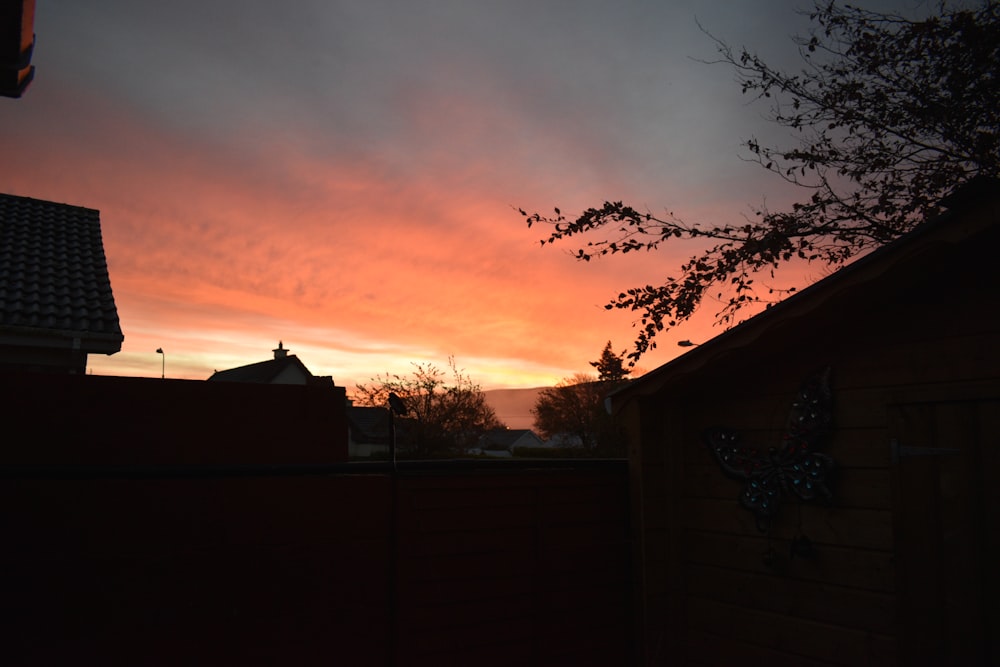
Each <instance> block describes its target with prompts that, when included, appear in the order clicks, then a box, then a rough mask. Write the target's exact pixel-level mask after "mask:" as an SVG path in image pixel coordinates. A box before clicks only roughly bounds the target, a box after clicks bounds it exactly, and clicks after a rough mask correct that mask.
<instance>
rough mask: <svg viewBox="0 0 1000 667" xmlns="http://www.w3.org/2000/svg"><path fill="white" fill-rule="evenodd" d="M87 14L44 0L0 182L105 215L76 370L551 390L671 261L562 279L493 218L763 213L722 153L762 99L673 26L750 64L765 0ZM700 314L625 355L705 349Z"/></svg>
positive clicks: (655, 257)
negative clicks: (704, 29)
mask: <svg viewBox="0 0 1000 667" xmlns="http://www.w3.org/2000/svg"><path fill="white" fill-rule="evenodd" d="M83 4H86V5H87V7H86V8H83V7H81V6H78V5H77V4H76V3H59V2H40V3H39V7H38V14H37V16H36V24H35V31H36V33H37V34H38V46H37V49H36V52H35V56H34V60H33V62H34V64H35V65H36V68H37V71H36V80H35V82H34V83H33V84H32V86H31V87H30V88H29V90H28V92H27V94H26V95H25V96H24V98H22V99H20V100H0V133H2V134H0V139H2V145H3V150H4V159H3V160H2V161H0V170H2V171H0V177H2V178H0V190H2V191H4V192H8V193H10V194H17V195H23V196H31V197H37V198H41V199H49V200H53V201H59V202H65V203H71V204H76V205H80V206H86V207H90V208H96V209H99V210H100V212H101V221H102V229H103V233H104V244H105V251H106V253H107V256H108V261H109V268H110V273H111V281H112V287H113V290H114V294H115V298H116V302H117V305H118V311H119V315H120V317H121V322H122V328H123V331H124V333H125V342H124V345H123V347H122V351H121V352H120V353H118V354H116V355H114V356H112V357H108V358H96V357H91V363H90V368H91V370H92V372H94V373H99V374H120V375H145V376H158V375H159V374H160V368H161V366H160V364H161V357H160V355H158V354H156V352H155V350H156V349H157V348H162V349H163V350H164V351H165V359H166V373H167V375H168V376H169V377H176V378H191V379H204V378H206V377H208V376H209V375H210V374H211V373H212V372H213V371H214V370H217V369H224V368H230V367H234V366H239V365H243V364H247V363H252V362H255V361H261V360H263V359H266V358H269V357H270V351H271V349H272V348H274V347H276V345H277V343H278V341H279V340H281V341H283V342H284V345H285V347H286V348H289V349H290V350H291V351H292V353H294V354H298V355H299V357H300V358H301V359H302V360H303V361H304V362H305V364H306V365H307V366H308V367H309V368H310V370H312V371H313V373H315V374H318V375H332V376H333V378H334V381H335V382H336V383H337V384H339V385H345V386H348V387H350V386H352V385H353V384H354V383H356V382H367V381H368V380H369V379H370V378H372V377H374V376H376V375H380V374H383V373H386V372H392V373H406V372H408V371H409V370H410V369H411V363H428V362H431V363H435V364H436V365H439V366H441V367H444V366H446V364H447V359H448V357H449V356H454V357H455V359H456V361H457V364H458V366H459V367H460V368H462V369H465V371H466V372H467V373H468V374H469V375H470V376H471V377H472V379H473V380H474V381H476V382H479V383H480V384H481V385H482V386H483V387H484V388H496V387H530V386H541V385H551V384H554V383H555V382H557V381H559V380H560V379H562V378H564V377H568V376H571V375H573V374H575V373H579V372H589V371H591V370H592V369H591V368H590V366H589V365H588V362H589V361H591V360H594V359H596V358H597V357H598V356H599V354H600V352H601V349H602V348H603V347H604V344H605V342H606V341H608V340H611V341H612V343H613V345H614V347H615V348H616V349H619V350H623V349H625V348H627V347H630V345H631V342H632V340H633V338H634V335H635V333H636V331H635V329H633V328H632V326H631V325H632V321H633V319H634V315H632V314H630V313H624V312H618V311H615V312H609V311H606V310H605V309H604V308H603V304H604V303H606V302H607V301H608V299H610V298H612V297H613V296H615V295H616V294H617V293H618V292H619V291H621V290H622V289H625V288H627V287H630V286H633V285H636V284H645V283H647V282H653V283H656V282H659V280H661V279H662V278H663V277H664V276H665V275H666V273H665V272H666V271H669V270H671V269H673V268H674V267H676V265H677V263H678V261H679V260H680V259H682V258H683V257H684V255H685V252H689V251H690V249H688V248H682V249H680V251H679V252H674V253H671V252H660V253H652V254H641V255H629V256H627V257H615V258H610V259H608V260H606V261H600V262H591V263H589V264H582V263H578V262H576V261H574V260H573V259H572V257H571V256H570V254H569V251H570V250H572V249H573V247H574V246H564V247H552V246H548V247H545V248H541V247H540V245H539V243H538V240H539V238H540V237H541V236H542V235H544V232H542V231H539V230H537V229H535V230H528V229H527V228H526V226H525V225H524V223H523V220H522V218H521V217H520V216H519V215H518V214H517V212H516V210H515V207H523V208H525V209H529V210H536V209H543V210H550V209H551V207H552V206H560V207H561V208H562V209H563V210H564V211H574V210H579V209H580V208H582V207H584V206H590V205H599V204H600V203H601V202H602V201H603V200H604V199H625V200H626V201H630V202H632V203H633V204H634V205H636V206H638V207H646V206H648V207H649V208H650V209H651V210H653V211H654V212H655V211H659V210H662V208H663V207H669V208H670V209H671V210H673V211H674V212H675V213H678V214H679V215H681V216H683V217H685V218H686V219H689V220H705V221H708V222H712V223H715V222H719V221H722V219H726V220H733V219H737V218H738V216H739V215H741V214H743V213H745V212H746V210H747V207H748V204H752V203H759V202H760V201H761V199H762V197H763V196H765V195H768V196H769V197H770V198H769V199H768V200H767V201H768V203H769V204H773V203H774V202H775V201H779V202H780V201H781V197H782V196H783V195H781V194H780V190H776V189H775V186H776V185H777V184H776V183H773V182H772V180H771V179H769V178H768V177H767V175H766V174H763V173H762V172H761V170H759V169H755V168H754V167H753V166H752V165H748V164H746V163H743V162H741V161H740V160H739V157H738V155H739V142H740V140H741V139H742V138H743V137H745V136H749V135H750V134H755V133H756V134H759V133H760V132H761V131H764V132H766V131H767V130H766V126H762V124H761V121H760V113H761V111H762V110H759V109H756V108H751V107H748V106H746V100H744V99H742V98H741V96H740V94H739V90H738V86H736V85H735V84H734V83H733V82H732V74H731V72H729V71H727V70H725V69H723V68H721V67H720V66H709V65H705V64H703V63H700V62H696V61H695V60H693V59H692V58H693V57H700V58H703V59H704V58H709V57H711V54H712V47H711V43H710V42H709V41H708V40H707V38H706V37H705V36H704V35H702V34H701V33H699V32H698V31H697V27H696V25H695V23H694V18H695V14H696V11H695V10H697V12H698V17H699V19H701V20H702V22H703V23H708V24H709V27H710V28H713V27H714V28H715V31H716V32H717V33H722V36H723V37H725V38H727V39H730V40H733V41H734V42H737V43H742V42H744V41H746V42H751V41H754V40H758V41H762V42H763V43H764V44H766V45H767V46H768V47H769V48H770V47H771V43H772V41H773V40H769V39H768V36H774V35H778V36H780V37H781V38H782V39H785V40H786V37H787V34H789V33H790V32H791V30H792V27H794V26H792V22H790V21H791V20H790V19H789V20H787V21H782V22H780V26H779V27H780V29H779V27H776V26H775V25H774V24H775V17H780V18H782V19H786V18H788V12H787V9H784V8H783V7H784V5H785V3H783V2H782V3H779V2H775V3H772V4H771V5H768V4H767V3H764V5H765V9H766V11H765V10H761V11H758V12H757V13H756V14H755V15H754V16H752V17H750V18H747V17H740V16H738V15H734V14H733V13H732V12H724V11H721V10H719V9H717V8H716V9H712V8H703V7H701V6H700V5H699V3H693V2H692V3H685V2H680V3H677V4H676V5H671V6H670V7H660V6H659V5H658V4H656V3H635V4H634V5H630V4H628V3H626V5H624V7H626V8H627V9H622V10H619V11H615V12H613V13H611V14H609V13H608V12H609V11H610V10H609V9H608V8H607V7H604V6H603V5H601V3H595V2H582V3H579V4H575V5H574V8H575V13H573V14H572V16H567V15H565V14H560V13H559V12H558V11H557V10H556V8H554V7H553V8H548V9H546V8H538V7H537V6H535V5H533V4H531V3H519V2H515V3H510V4H509V6H507V7H504V8H498V7H496V6H494V5H484V6H483V7H480V9H479V10H475V9H471V8H469V5H466V4H461V3H440V4H435V3H430V4H429V5H427V6H426V7H425V9H424V11H420V10H417V9H414V8H413V6H411V5H409V4H406V3H403V4H400V3H374V4H373V5H372V7H371V8H368V9H362V8H360V7H358V6H356V5H357V3H354V4H352V3H320V2H309V3H303V5H302V7H301V8H299V9H300V12H299V13H298V14H295V15H289V14H287V13H284V14H282V13H280V12H278V13H277V14H275V15H271V14H269V12H271V11H276V10H272V9H269V7H270V6H271V5H273V3H263V2H245V3H236V4H233V5H231V6H232V7H238V8H239V11H238V12H236V13H235V14H226V13H225V12H216V13H214V14H213V11H205V12H202V11H201V9H200V8H201V5H200V4H198V3H193V2H179V3H169V4H170V9H169V10H167V9H164V8H148V7H147V8H136V7H135V6H134V5H135V3H126V2H115V1H106V0H101V1H96V0H95V2H92V3H89V2H88V3H83ZM472 4H476V3H472ZM543 4H544V3H543ZM557 4H558V3H557ZM225 5H226V3H218V6H219V7H223V6H225ZM444 5H447V7H448V11H447V12H445V13H442V12H440V11H432V10H428V9H427V7H433V8H438V9H440V8H441V7H442V6H444ZM484 7H488V8H484ZM213 8H216V9H217V7H216V6H215V5H213ZM702 12H704V13H702ZM234 17H235V20H230V19H234ZM794 25H796V26H797V25H799V24H794ZM263 26H267V27H268V29H269V32H268V33H267V34H268V35H269V36H262V34H261V30H262V29H263ZM790 26H792V27H790ZM630 35H631V36H632V37H636V38H640V39H637V41H634V42H632V41H629V39H627V37H628V36H630ZM786 41H787V40H786ZM762 128H763V129H762ZM784 196H785V197H787V192H786V193H785V194H784ZM709 310H711V308H710V307H709ZM711 315H712V312H705V313H702V315H701V316H700V317H699V318H697V321H695V322H692V323H691V324H689V325H686V326H684V327H682V328H680V329H679V330H678V331H676V332H668V333H665V334H664V335H663V336H662V337H661V339H660V340H659V341H658V342H659V349H658V350H656V351H654V352H653V353H651V354H649V355H647V357H645V358H644V359H643V360H642V362H641V363H640V366H641V367H643V368H647V369H651V368H654V367H656V366H658V365H659V364H661V363H664V362H665V361H667V360H669V359H670V358H672V357H673V356H676V354H678V353H680V352H682V351H683V350H681V349H680V348H678V347H677V346H676V342H677V341H678V340H681V339H691V340H695V341H697V340H705V339H707V338H709V337H711V336H712V335H714V334H716V333H718V332H719V330H718V329H712V328H711V327H710V324H711V319H712V317H711Z"/></svg>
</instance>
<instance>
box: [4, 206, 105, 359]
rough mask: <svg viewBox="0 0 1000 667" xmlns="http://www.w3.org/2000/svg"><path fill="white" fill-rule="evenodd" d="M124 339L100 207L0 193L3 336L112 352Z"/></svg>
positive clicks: (7, 339) (16, 341) (14, 340)
mask: <svg viewBox="0 0 1000 667" xmlns="http://www.w3.org/2000/svg"><path fill="white" fill-rule="evenodd" d="M122 340H124V336H123V335H122V330H121V325H120V323H119V321H118V309H117V308H116V307H115V299H114V295H113V294H112V292H111V279H110V277H109V276H108V264H107V260H106V259H105V256H104V243H103V241H102V239H101V220H100V213H99V212H98V211H96V210H94V209H89V208H83V207H80V206H70V205H68V204H57V203H54V202H49V201H42V200H39V199H31V198H29V197H17V196H14V195H6V194H0V341H3V342H5V343H7V344H16V345H31V346H42V347H65V346H74V347H75V346H76V344H78V345H79V349H81V350H82V351H84V352H101V353H104V354H112V353H114V352H118V351H119V350H120V349H121V343H122Z"/></svg>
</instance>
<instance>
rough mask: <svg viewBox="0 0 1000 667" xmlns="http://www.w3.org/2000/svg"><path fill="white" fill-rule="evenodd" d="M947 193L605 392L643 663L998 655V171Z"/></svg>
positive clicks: (938, 660)
mask: <svg viewBox="0 0 1000 667" xmlns="http://www.w3.org/2000/svg"><path fill="white" fill-rule="evenodd" d="M942 203H943V204H944V205H945V207H946V209H947V210H946V212H945V213H944V214H942V215H941V216H939V217H938V218H936V219H934V220H931V221H928V222H927V223H925V224H923V225H921V226H920V227H919V228H917V229H915V230H914V231H913V232H911V233H910V234H908V235H906V236H904V237H902V238H900V239H899V240H898V241H896V242H894V243H892V244H890V245H887V246H885V247H883V248H881V249H879V250H877V251H875V252H872V253H871V254H869V255H867V256H865V257H862V258H861V259H859V260H857V261H855V262H854V263H852V264H851V265H849V266H847V267H845V268H843V269H841V270H840V271H838V272H836V273H834V274H833V275H831V276H829V277H827V278H826V279H824V280H822V281H820V282H818V283H816V284H815V285H813V286H811V287H809V288H808V289H805V290H803V291H802V292H800V293H799V294H797V295H795V296H794V297H793V298H789V299H787V300H786V301H784V302H782V303H779V304H777V305H776V306H774V307H772V308H771V309H769V310H767V311H766V312H764V313H762V314H761V315H758V316H757V317H754V318H752V319H750V320H749V321H747V322H745V323H743V324H741V325H740V326H737V327H735V328H733V329H731V330H729V331H727V332H725V333H723V334H721V335H719V336H717V337H716V338H714V339H712V340H709V341H707V342H705V343H703V344H701V345H700V346H698V347H695V348H693V349H692V350H691V351H689V352H688V353H686V354H684V355H683V356H681V357H678V358H677V359H675V360H673V361H671V362H670V363H668V364H666V365H664V366H662V367H660V368H658V369H656V370H654V371H652V372H650V373H648V374H647V375H645V376H643V377H642V378H639V379H638V380H636V381H634V382H632V383H631V384H629V385H628V386H626V387H625V388H623V389H620V390H619V391H617V392H615V393H614V394H612V395H611V396H610V397H609V405H610V407H611V409H612V410H613V411H614V412H615V413H616V414H617V415H619V418H620V419H621V421H622V423H623V425H624V427H625V428H626V431H627V433H628V441H629V465H630V477H631V481H630V487H631V491H630V492H631V494H632V497H633V498H632V507H633V514H632V516H633V525H634V526H636V527H637V529H638V534H637V538H636V540H637V541H636V544H637V548H636V552H635V554H634V563H635V567H636V571H637V575H638V580H639V583H638V585H637V594H636V598H637V600H638V601H639V604H638V610H637V612H638V613H637V626H638V627H637V633H636V634H637V636H638V637H640V641H641V649H640V650H641V651H642V654H643V662H644V663H645V664H666V663H668V662H669V663H670V664H677V665H686V664H698V665H711V664H796V665H804V664H810V665H812V664H823V665H861V664H878V665H892V664H900V665H910V664H990V663H993V664H995V662H996V660H997V659H998V658H1000V611H998V607H997V605H996V604H995V601H996V600H997V599H998V597H1000V575H998V574H997V572H996V568H995V564H996V563H997V562H1000V531H998V525H1000V524H998V522H997V517H998V516H1000V455H998V446H1000V440H998V435H997V434H998V433H1000V272H998V271H997V270H996V258H995V257H996V252H997V248H998V247H1000V187H998V185H997V183H996V182H994V181H974V182H973V183H971V184H970V185H969V186H967V187H965V188H963V189H961V190H959V191H958V192H956V193H955V194H953V195H952V196H950V197H949V198H947V199H946V200H945V201H944V202H942ZM796 466H798V467H796ZM807 485H808V486H809V489H808V490H802V489H805V487H806V486H807Z"/></svg>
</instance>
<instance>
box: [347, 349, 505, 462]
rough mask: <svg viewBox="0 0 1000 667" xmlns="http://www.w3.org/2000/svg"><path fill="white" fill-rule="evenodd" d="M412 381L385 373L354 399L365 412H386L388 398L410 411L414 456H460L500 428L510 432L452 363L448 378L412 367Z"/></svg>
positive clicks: (359, 390) (427, 368)
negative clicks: (366, 408) (379, 409)
mask: <svg viewBox="0 0 1000 667" xmlns="http://www.w3.org/2000/svg"><path fill="white" fill-rule="evenodd" d="M413 367H414V371H413V373H412V374H411V375H408V376H402V375H396V374H392V375H390V374H389V373H386V374H385V375H382V376H377V377H374V378H372V379H371V383H370V384H359V385H357V386H356V387H355V391H354V394H353V396H352V399H353V400H354V402H355V403H357V404H358V405H362V406H372V407H384V406H386V405H387V404H388V402H389V395H390V394H395V395H396V397H397V402H398V401H401V402H402V405H404V406H405V407H406V415H407V416H406V418H405V419H406V421H405V432H406V443H407V449H408V450H409V452H410V453H411V454H417V455H440V454H454V453H461V452H463V451H464V450H465V449H466V448H467V447H469V446H471V445H473V444H475V443H476V442H477V441H478V439H479V436H480V435H482V434H483V433H485V432H486V431H490V430H492V429H495V428H505V426H504V424H503V422H501V421H500V420H499V419H498V418H497V416H496V413H495V412H494V411H493V408H492V407H490V405H489V404H488V403H487V402H486V395H485V394H484V393H483V391H482V389H481V388H480V386H479V385H478V384H476V383H474V382H473V381H472V380H471V379H470V378H469V376H468V375H465V374H464V373H463V372H462V371H461V370H459V369H458V367H457V366H456V364H455V359H454V358H453V357H451V358H449V359H448V368H449V370H450V371H451V383H450V384H449V383H448V382H447V374H446V373H445V372H444V371H442V370H441V369H439V368H438V367H436V366H434V365H433V364H416V363H415V364H413Z"/></svg>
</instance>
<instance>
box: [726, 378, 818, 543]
mask: <svg viewBox="0 0 1000 667" xmlns="http://www.w3.org/2000/svg"><path fill="white" fill-rule="evenodd" d="M829 379H830V369H829V368H827V369H825V370H823V371H821V372H819V373H816V374H815V375H813V376H812V377H810V378H809V379H807V380H806V381H805V382H804V383H803V385H802V387H801V388H800V389H799V391H798V393H797V394H796V398H795V401H794V402H793V403H792V409H791V413H790V414H789V416H788V423H787V425H786V427H785V435H784V437H783V438H782V443H781V446H780V447H771V448H769V449H768V451H767V452H765V453H763V454H762V453H761V452H760V451H759V450H758V449H756V448H754V447H748V446H743V445H742V444H741V443H740V436H739V433H737V432H736V431H734V430H731V429H724V428H718V429H712V430H710V431H709V432H708V433H707V434H706V440H707V441H708V448H709V451H711V452H712V455H713V457H714V458H715V460H716V461H717V462H718V464H719V466H720V467H721V468H722V470H723V472H725V473H726V474H727V475H729V476H730V477H734V478H737V479H742V480H745V481H746V485H745V487H744V489H743V493H742V494H740V504H741V505H742V506H743V507H745V508H746V509H748V510H750V511H751V512H753V514H754V516H755V517H756V519H757V528H758V530H760V531H761V532H766V531H767V529H768V527H769V526H770V521H771V518H772V517H773V516H774V515H775V514H777V512H778V509H779V507H780V506H781V501H782V500H783V499H784V498H785V497H793V496H794V497H796V498H798V499H799V500H802V501H807V502H808V501H813V500H817V499H820V500H823V501H826V502H829V501H830V500H832V498H833V494H832V493H831V492H830V489H829V487H828V486H827V475H829V474H830V472H831V471H832V470H833V468H834V462H833V459H832V458H831V457H830V456H828V455H826V454H822V453H820V452H817V451H815V449H816V447H817V446H818V445H819V444H820V442H821V441H822V440H823V438H824V437H826V435H827V434H828V433H829V432H830V428H831V425H832V422H833V414H832V412H833V410H832V406H833V401H832V398H831V395H830V384H829Z"/></svg>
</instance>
